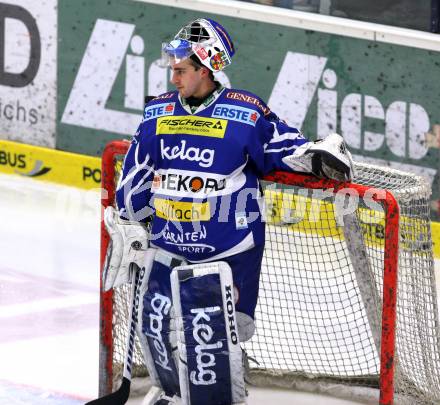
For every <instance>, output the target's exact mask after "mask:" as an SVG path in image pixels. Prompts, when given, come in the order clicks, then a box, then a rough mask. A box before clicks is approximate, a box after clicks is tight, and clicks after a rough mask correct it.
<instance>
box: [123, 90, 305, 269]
mask: <svg viewBox="0 0 440 405" xmlns="http://www.w3.org/2000/svg"><path fill="white" fill-rule="evenodd" d="M305 142H307V140H306V139H305V138H304V137H303V136H302V135H301V133H300V132H299V131H298V130H297V129H295V128H292V127H289V126H288V125H287V124H286V123H284V122H283V121H281V120H280V119H279V118H278V117H277V116H276V115H275V114H274V113H273V112H271V111H270V109H269V108H268V107H267V105H266V104H265V103H264V102H263V101H262V100H261V99H260V98H259V97H257V96H255V95H254V94H252V93H249V92H247V91H243V90H234V89H226V88H222V87H219V88H218V89H217V90H216V91H215V92H214V93H213V94H212V95H211V96H210V97H208V98H207V99H206V100H205V101H204V103H203V104H202V105H200V106H199V107H197V108H196V109H195V108H194V107H193V108H191V107H190V106H189V105H188V104H187V103H186V102H185V100H184V99H182V98H181V97H180V96H179V94H178V92H169V93H165V94H162V95H160V96H158V97H156V98H155V99H153V100H152V101H150V102H149V103H148V104H147V105H146V107H145V111H144V116H143V120H142V123H141V124H140V126H139V128H138V131H137V133H136V135H135V136H134V137H133V140H132V143H131V146H130V148H129V150H128V153H127V156H126V157H125V161H124V166H123V175H122V177H121V179H120V182H119V184H118V189H117V203H118V208H119V215H120V216H121V218H123V219H127V220H135V221H139V222H142V221H144V220H145V218H146V217H147V216H148V215H150V214H152V213H154V219H153V223H152V244H153V245H155V246H157V247H160V248H162V249H165V250H167V251H169V252H171V253H174V254H177V255H180V256H183V257H185V258H186V259H187V260H188V261H190V262H196V263H197V262H202V261H208V260H209V261H211V260H217V259H221V258H222V257H227V256H230V255H233V254H237V253H240V252H242V251H245V250H247V249H250V248H252V247H253V246H256V245H260V244H263V243H264V222H263V221H262V216H261V208H262V195H261V188H260V185H259V178H261V177H262V176H263V175H265V174H267V173H269V172H271V171H273V170H286V171H290V169H289V167H288V166H286V165H285V164H284V163H283V162H282V160H281V159H282V158H283V157H284V156H286V155H290V154H292V153H293V151H294V150H295V149H296V148H297V147H298V146H299V145H302V144H303V143H305Z"/></svg>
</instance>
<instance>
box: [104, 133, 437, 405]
mask: <svg viewBox="0 0 440 405" xmlns="http://www.w3.org/2000/svg"><path fill="white" fill-rule="evenodd" d="M128 146H129V143H128V142H126V141H113V142H111V143H109V144H108V145H107V147H106V148H105V151H104V155H103V160H102V179H103V189H104V190H103V199H102V204H103V206H104V207H106V206H108V205H109V204H114V200H115V185H116V182H117V179H118V176H119V173H120V170H121V167H122V160H123V157H124V155H125V153H126V151H127V149H128ZM355 170H356V175H355V179H354V182H353V183H340V182H336V181H332V180H323V179H317V178H315V177H312V176H308V175H299V174H292V173H283V172H279V173H274V174H272V175H270V176H267V177H266V178H265V181H264V182H263V183H264V184H263V185H264V189H265V216H266V248H265V254H264V258H263V267H262V272H261V279H260V292H259V301H258V306H257V311H256V333H255V335H254V336H253V337H252V338H251V340H250V341H248V342H245V343H244V344H243V347H244V348H245V350H246V352H247V355H248V358H249V359H250V361H249V362H248V367H247V370H246V375H247V380H248V381H249V382H250V383H252V384H256V385H261V386H269V385H275V386H279V387H292V388H295V389H298V390H302V391H312V392H319V393H325V394H329V395H334V396H337V397H344V398H350V399H355V400H359V401H362V402H365V403H376V404H377V403H380V404H381V405H391V404H399V405H400V404H408V405H409V404H411V405H415V404H440V332H439V324H438V310H437V298H436V287H435V278H434V261H433V254H432V239H431V228H430V217H429V197H430V188H429V186H428V185H427V183H426V182H425V181H424V180H423V179H422V178H420V177H417V176H415V175H413V174H409V173H404V172H400V171H397V170H392V169H389V168H382V167H376V166H371V165H365V164H356V165H355ZM101 237H102V242H101V268H102V264H103V262H104V258H105V253H106V249H107V245H108V241H109V239H108V234H107V232H106V231H105V228H104V224H103V222H101ZM101 291H102V289H101ZM128 295H129V288H128V286H122V287H118V288H116V289H115V290H114V291H109V292H106V293H101V318H100V321H101V325H100V327H101V332H100V339H101V341H100V343H101V344H100V395H104V394H107V393H109V392H111V391H112V390H114V389H116V388H117V385H118V384H119V383H118V382H117V381H118V380H119V381H120V378H121V373H122V365H123V359H124V356H125V354H124V346H125V343H124V342H125V339H126V336H127V328H128V320H127V319H128V305H129V304H128ZM133 363H134V367H133V369H134V372H133V373H134V375H136V374H137V375H146V370H145V368H144V367H143V361H142V355H141V353H140V348H139V345H138V342H136V351H135V355H134V360H133ZM114 385H116V387H115V386H114ZM379 393H380V394H379Z"/></svg>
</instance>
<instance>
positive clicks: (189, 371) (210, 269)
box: [171, 262, 245, 405]
mask: <svg viewBox="0 0 440 405" xmlns="http://www.w3.org/2000/svg"><path fill="white" fill-rule="evenodd" d="M171 286H172V295H173V305H174V309H175V315H176V323H177V330H178V334H177V341H178V349H179V380H180V389H181V394H182V395H181V397H182V400H183V403H184V404H185V405H189V404H190V405H231V404H238V403H244V401H245V385H244V377H243V367H242V353H241V348H240V344H239V337H238V331H237V323H236V318H235V308H234V297H233V282H232V274H231V269H230V267H229V265H228V264H227V263H225V262H214V263H207V264H197V265H191V266H180V267H176V268H174V270H173V272H172V275H171Z"/></svg>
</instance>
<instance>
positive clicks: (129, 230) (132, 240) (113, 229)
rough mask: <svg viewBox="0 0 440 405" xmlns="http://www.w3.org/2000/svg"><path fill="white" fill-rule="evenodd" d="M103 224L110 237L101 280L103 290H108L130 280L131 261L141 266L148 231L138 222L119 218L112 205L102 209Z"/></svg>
mask: <svg viewBox="0 0 440 405" xmlns="http://www.w3.org/2000/svg"><path fill="white" fill-rule="evenodd" d="M104 224H105V227H106V229H107V232H108V234H109V235H110V238H111V242H110V243H109V246H108V249H107V255H106V258H105V264H104V270H103V280H102V285H103V289H104V291H108V290H110V289H111V288H113V287H117V286H119V285H121V284H124V283H128V282H129V281H131V276H132V271H131V270H130V264H131V263H136V264H137V265H138V266H139V267H140V268H142V266H143V265H144V263H143V262H144V256H145V252H146V251H147V248H148V231H147V227H146V226H145V225H143V224H140V223H139V222H131V221H124V220H122V219H121V218H119V215H118V213H117V212H116V210H115V209H114V208H113V207H112V206H110V207H107V208H106V209H105V210H104Z"/></svg>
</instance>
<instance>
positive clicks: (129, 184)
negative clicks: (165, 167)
mask: <svg viewBox="0 0 440 405" xmlns="http://www.w3.org/2000/svg"><path fill="white" fill-rule="evenodd" d="M153 178H154V164H153V160H152V158H151V155H150V153H148V142H147V139H146V133H145V127H144V125H143V124H141V125H140V126H139V128H138V131H137V132H136V135H134V137H133V139H132V141H131V145H130V147H129V149H128V152H127V155H126V156H125V159H124V164H123V168H122V176H121V177H120V179H119V182H118V186H117V189H116V202H117V208H118V212H119V216H120V217H121V218H122V219H126V220H130V221H137V222H145V220H146V218H147V217H148V216H150V215H152V214H153V213H154V209H153V207H152V204H151V197H152V193H151V185H152V182H153Z"/></svg>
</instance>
